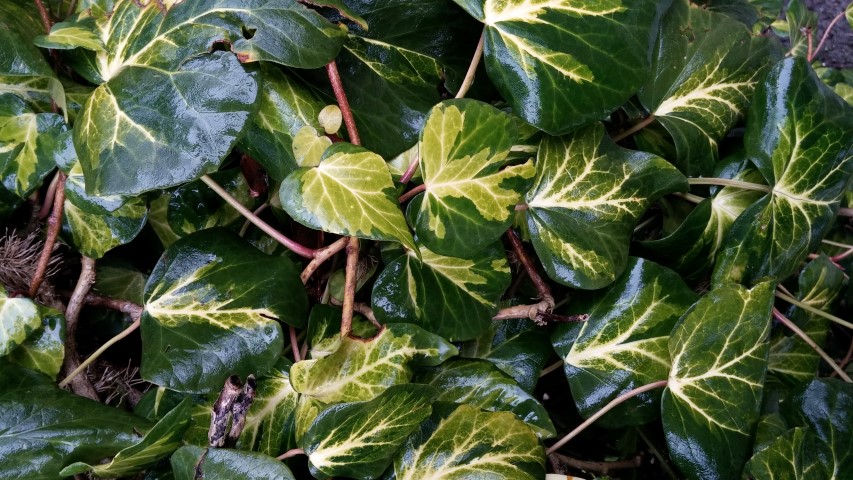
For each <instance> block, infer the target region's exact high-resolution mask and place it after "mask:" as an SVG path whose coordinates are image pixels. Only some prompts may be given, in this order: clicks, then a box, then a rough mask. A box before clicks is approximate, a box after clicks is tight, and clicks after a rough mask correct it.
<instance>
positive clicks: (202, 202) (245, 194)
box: [166, 168, 255, 236]
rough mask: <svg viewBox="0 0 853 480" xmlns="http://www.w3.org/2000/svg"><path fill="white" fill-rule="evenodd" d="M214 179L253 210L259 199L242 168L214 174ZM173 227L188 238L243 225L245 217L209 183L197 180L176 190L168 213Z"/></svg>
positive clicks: (170, 200) (167, 217)
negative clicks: (207, 230) (255, 196)
mask: <svg viewBox="0 0 853 480" xmlns="http://www.w3.org/2000/svg"><path fill="white" fill-rule="evenodd" d="M210 177H211V178H212V179H213V180H215V181H216V183H218V184H219V185H220V186H221V187H222V188H224V189H225V190H226V191H227V192H228V193H229V194H230V195H231V196H232V197H234V198H236V199H237V201H238V202H240V204H241V205H243V206H244V207H246V208H248V209H250V210H253V209H254V206H255V205H254V204H255V199H254V198H253V197H252V195H251V192H250V191H249V184H248V183H247V182H246V178H245V177H244V176H243V174H242V173H241V172H240V170H239V169H236V168H235V169H230V170H224V171H221V172H216V173H212V174H211V175H210ZM166 219H167V220H168V222H169V228H170V229H171V230H172V231H173V232H175V233H176V234H177V235H180V236H186V235H189V234H191V233H193V232H196V231H198V230H204V229H205V228H212V227H228V226H231V225H235V224H236V225H237V226H240V225H243V222H244V221H245V218H244V217H243V216H242V215H241V214H240V213H239V212H238V211H237V210H236V209H234V207H232V206H231V205H229V204H228V203H227V202H226V201H225V200H224V199H223V198H222V197H220V196H219V195H218V194H217V193H216V192H214V191H213V190H212V189H211V188H210V187H209V186H207V184H206V183H204V182H203V181H201V180H196V181H194V182H190V183H188V184H186V185H183V186H181V187H179V188H177V189H175V190H174V191H173V192H172V194H171V196H170V198H169V209H168V211H167V212H166Z"/></svg>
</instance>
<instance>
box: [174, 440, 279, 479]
mask: <svg viewBox="0 0 853 480" xmlns="http://www.w3.org/2000/svg"><path fill="white" fill-rule="evenodd" d="M170 461H171V463H172V472H173V473H174V475H175V480H194V479H196V478H204V479H205V480H233V479H234V478H240V479H243V480H269V479H272V478H274V479H276V480H296V477H294V476H293V473H291V471H290V469H289V468H287V466H285V465H284V463H282V462H280V461H278V460H276V459H274V458H273V457H270V456H268V455H263V454H261V453H255V452H245V451H242V450H231V449H228V448H201V447H197V446H195V445H184V446H183V447H181V448H179V449H178V450H177V451H176V452H175V453H174V454H172V458H171V460H170Z"/></svg>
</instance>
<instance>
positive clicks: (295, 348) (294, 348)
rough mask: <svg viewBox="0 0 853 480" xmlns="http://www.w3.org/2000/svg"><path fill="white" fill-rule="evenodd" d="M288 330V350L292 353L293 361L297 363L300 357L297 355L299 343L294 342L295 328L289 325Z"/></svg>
mask: <svg viewBox="0 0 853 480" xmlns="http://www.w3.org/2000/svg"><path fill="white" fill-rule="evenodd" d="M288 330H290V349H291V350H292V351H293V361H294V362H298V361H300V360H302V356H301V355H300V354H299V341H298V340H296V327H294V326H293V325H291V326H290V328H289V329H288Z"/></svg>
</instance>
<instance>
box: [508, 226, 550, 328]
mask: <svg viewBox="0 0 853 480" xmlns="http://www.w3.org/2000/svg"><path fill="white" fill-rule="evenodd" d="M506 236H507V238H508V239H509V243H510V245H512V249H513V251H514V252H515V256H516V257H517V258H518V261H519V262H521V265H522V266H523V267H524V270H525V271H527V275H528V276H529V277H530V281H532V282H533V285H534V286H536V291H537V292H539V299H540V300H541V301H540V302H539V304H538V305H537V306H538V308H539V312H541V313H544V312H550V311H551V310H553V309H554V296H553V295H552V294H551V287H549V286H548V284H547V283H545V280H543V279H542V276H541V275H539V272H538V271H537V270H536V266H535V265H533V261H532V260H530V257H529V256H528V255H527V252H526V251H525V250H524V245H522V244H521V239H520V238H518V235H517V234H516V233H515V231H514V230H513V229H511V228H510V229H509V230H507V232H506Z"/></svg>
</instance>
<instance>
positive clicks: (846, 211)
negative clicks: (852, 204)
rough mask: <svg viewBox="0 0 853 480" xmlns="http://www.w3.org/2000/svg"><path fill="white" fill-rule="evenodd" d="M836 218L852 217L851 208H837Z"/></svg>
mask: <svg viewBox="0 0 853 480" xmlns="http://www.w3.org/2000/svg"><path fill="white" fill-rule="evenodd" d="M838 216H839V217H847V218H851V217H853V208H846V207H842V208H839V209H838Z"/></svg>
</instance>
